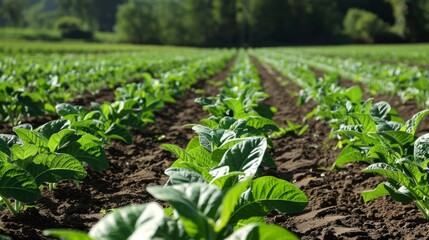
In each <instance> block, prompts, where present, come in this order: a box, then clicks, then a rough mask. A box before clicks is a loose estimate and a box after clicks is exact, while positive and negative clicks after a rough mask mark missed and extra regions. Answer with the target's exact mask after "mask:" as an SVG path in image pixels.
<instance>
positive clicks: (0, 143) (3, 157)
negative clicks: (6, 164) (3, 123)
mask: <svg viewBox="0 0 429 240" xmlns="http://www.w3.org/2000/svg"><path fill="white" fill-rule="evenodd" d="M11 155H12V152H11V150H10V147H9V146H8V145H7V143H6V142H5V141H4V140H2V139H1V138H0V161H7V160H8V159H9V158H10V156H11Z"/></svg>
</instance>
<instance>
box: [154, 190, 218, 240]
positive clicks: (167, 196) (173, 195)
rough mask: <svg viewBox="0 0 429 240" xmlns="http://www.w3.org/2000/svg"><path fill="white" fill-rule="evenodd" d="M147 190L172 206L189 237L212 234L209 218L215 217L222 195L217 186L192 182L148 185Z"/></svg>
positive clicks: (204, 236)
mask: <svg viewBox="0 0 429 240" xmlns="http://www.w3.org/2000/svg"><path fill="white" fill-rule="evenodd" d="M147 191H148V192H149V193H150V194H152V195H153V196H154V197H156V198H158V199H160V200H164V201H167V202H169V203H170V204H171V205H172V206H173V207H174V209H175V210H176V211H177V213H178V214H179V217H180V219H181V221H182V223H183V225H184V227H185V229H186V232H187V233H188V235H189V236H190V237H191V238H207V237H208V236H211V235H212V234H213V226H211V225H210V221H209V219H213V220H214V219H217V217H218V208H219V206H220V204H221V201H222V197H223V196H222V192H221V191H220V190H219V189H218V188H217V187H215V186H212V185H208V184H202V183H193V184H181V185H176V186H172V187H158V186H155V187H148V188H147ZM213 220H212V221H213Z"/></svg>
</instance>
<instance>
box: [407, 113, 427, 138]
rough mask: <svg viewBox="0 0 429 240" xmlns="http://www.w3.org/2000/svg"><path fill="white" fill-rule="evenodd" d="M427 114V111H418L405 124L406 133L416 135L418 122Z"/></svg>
mask: <svg viewBox="0 0 429 240" xmlns="http://www.w3.org/2000/svg"><path fill="white" fill-rule="evenodd" d="M428 114H429V109H426V110H423V111H420V112H418V113H416V114H414V116H413V117H412V118H411V119H410V120H408V121H406V122H405V127H406V132H407V133H410V134H412V135H415V134H416V131H417V129H418V128H419V125H420V122H421V121H422V120H423V119H424V118H425V117H426V116H427V115H428Z"/></svg>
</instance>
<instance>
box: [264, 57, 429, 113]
mask: <svg viewBox="0 0 429 240" xmlns="http://www.w3.org/2000/svg"><path fill="white" fill-rule="evenodd" d="M258 54H263V55H264V54H265V56H267V57H269V58H271V59H272V60H273V61H276V62H282V61H283V62H284V61H287V62H290V63H293V64H302V65H307V66H310V67H314V68H317V69H320V70H323V71H326V72H330V73H337V74H339V75H340V76H341V77H343V78H347V79H350V80H352V81H355V82H358V83H363V85H365V86H366V87H367V88H368V91H369V92H370V93H372V94H376V93H380V92H383V93H388V94H391V95H395V94H396V95H398V96H399V97H400V98H401V100H402V101H403V102H406V101H408V100H415V101H416V102H417V104H419V106H421V107H427V106H429V101H428V99H429V89H428V87H427V86H429V71H427V70H425V69H423V68H419V67H417V66H414V67H410V66H405V65H400V64H393V63H392V64H386V63H375V62H372V61H369V60H366V59H353V58H347V59H344V58H341V57H332V56H329V57H328V56H323V55H313V54H306V53H300V52H295V51H275V52H274V51H273V50H260V51H259V52H258Z"/></svg>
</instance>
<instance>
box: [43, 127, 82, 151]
mask: <svg viewBox="0 0 429 240" xmlns="http://www.w3.org/2000/svg"><path fill="white" fill-rule="evenodd" d="M75 133H76V131H75V130H73V129H64V130H61V131H59V132H57V133H54V134H52V135H51V137H50V138H49V141H48V147H49V150H51V152H54V151H55V150H57V149H59V148H61V147H63V146H64V144H67V143H68V142H69V140H68V139H70V137H71V136H75V138H74V139H73V140H75V141H77V140H78V138H79V137H78V136H77V135H75Z"/></svg>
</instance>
